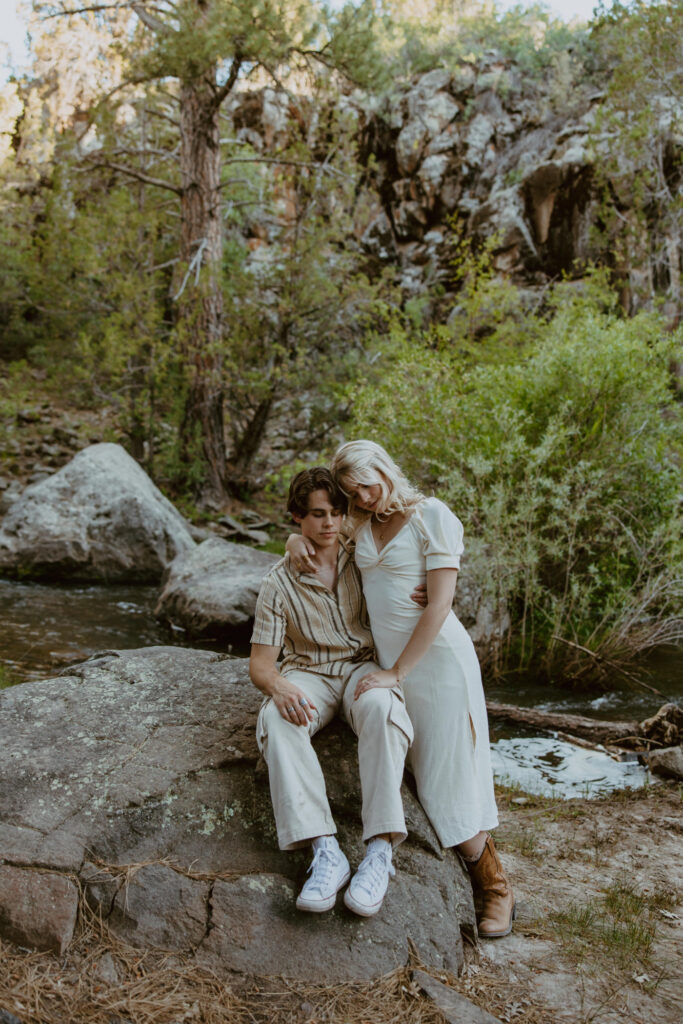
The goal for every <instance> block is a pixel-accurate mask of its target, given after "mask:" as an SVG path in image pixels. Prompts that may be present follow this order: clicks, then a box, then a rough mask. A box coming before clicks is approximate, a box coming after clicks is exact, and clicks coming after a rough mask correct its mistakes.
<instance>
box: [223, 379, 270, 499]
mask: <svg viewBox="0 0 683 1024" xmlns="http://www.w3.org/2000/svg"><path fill="white" fill-rule="evenodd" d="M274 400H275V392H274V391H271V392H270V394H269V395H267V397H266V398H264V399H263V401H262V402H260V403H259V404H258V405H257V407H256V409H254V411H253V413H252V415H251V417H250V419H249V422H248V424H247V426H246V427H245V428H244V430H243V431H242V434H241V435H240V437H239V438H238V439H237V441H236V443H235V446H234V448H233V451H232V453H231V457H230V462H229V465H228V472H227V480H228V487H229V489H230V492H231V493H232V494H233V495H234V496H235V497H237V498H244V497H246V495H247V494H249V492H250V491H252V490H253V489H254V486H253V481H252V479H251V478H250V475H249V467H250V466H251V463H252V462H253V460H254V457H255V456H256V453H257V452H258V450H259V448H260V447H261V443H262V441H263V437H264V435H265V432H266V427H267V426H268V420H269V419H270V413H271V409H272V407H273V402H274Z"/></svg>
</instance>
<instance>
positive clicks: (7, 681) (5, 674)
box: [0, 664, 21, 690]
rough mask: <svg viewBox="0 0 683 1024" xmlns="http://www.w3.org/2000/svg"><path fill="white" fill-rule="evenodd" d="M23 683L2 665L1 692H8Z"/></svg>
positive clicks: (0, 674) (0, 671) (0, 676)
mask: <svg viewBox="0 0 683 1024" xmlns="http://www.w3.org/2000/svg"><path fill="white" fill-rule="evenodd" d="M20 682H21V679H19V678H18V676H16V675H15V674H14V672H12V670H11V669H10V668H8V667H7V665H3V664H0V690H7V689H9V687H10V686H16V685H17V684H18V683H20Z"/></svg>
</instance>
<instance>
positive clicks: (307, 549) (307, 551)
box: [285, 533, 318, 573]
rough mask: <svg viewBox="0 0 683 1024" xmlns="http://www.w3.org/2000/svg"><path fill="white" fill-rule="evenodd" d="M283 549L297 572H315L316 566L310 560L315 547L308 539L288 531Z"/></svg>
mask: <svg viewBox="0 0 683 1024" xmlns="http://www.w3.org/2000/svg"><path fill="white" fill-rule="evenodd" d="M285 551H287V553H288V554H289V557H290V558H291V560H292V565H293V567H294V568H295V569H296V571H297V572H311V573H317V571H318V568H317V566H316V564H315V562H313V560H312V558H313V555H314V554H315V548H314V547H313V544H312V543H311V542H310V540H306V538H305V537H302V536H301V534H299V533H290V535H289V537H288V538H287V543H286V544H285Z"/></svg>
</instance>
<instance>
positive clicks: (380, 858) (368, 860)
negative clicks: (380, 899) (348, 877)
mask: <svg viewBox="0 0 683 1024" xmlns="http://www.w3.org/2000/svg"><path fill="white" fill-rule="evenodd" d="M387 873H388V874H389V877H390V878H393V877H394V875H395V874H396V868H395V867H394V865H393V864H392V863H391V858H390V857H389V856H388V855H387V854H386V853H385V852H384V850H371V851H370V853H366V855H365V857H364V858H363V860H362V861H361V862H360V864H359V865H358V871H357V872H356V875H355V877H354V879H353V884H354V887H355V886H358V887H359V888H360V889H362V890H363V891H364V892H366V893H367V894H368V896H374V895H375V893H376V892H377V890H378V889H381V888H383V886H384V884H385V880H386V879H385V876H386V874H387Z"/></svg>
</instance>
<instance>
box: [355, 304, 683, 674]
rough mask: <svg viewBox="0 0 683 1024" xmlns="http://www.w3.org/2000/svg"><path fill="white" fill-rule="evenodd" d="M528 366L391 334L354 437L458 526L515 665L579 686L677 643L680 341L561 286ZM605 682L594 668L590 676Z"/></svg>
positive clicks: (363, 392) (360, 402)
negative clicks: (483, 567)
mask: <svg viewBox="0 0 683 1024" xmlns="http://www.w3.org/2000/svg"><path fill="white" fill-rule="evenodd" d="M554 302H555V312H554V315H553V316H552V318H551V319H550V321H549V322H548V323H547V324H546V325H545V326H544V327H542V328H540V327H539V328H538V330H539V339H538V341H537V342H536V344H535V345H534V347H533V349H532V351H531V353H530V354H529V355H527V356H526V358H522V359H517V360H512V361H510V360H508V361H503V362H499V363H498V364H496V365H489V364H483V365H481V364H480V365H475V366H473V367H471V368H466V367H464V366H463V363H462V360H461V359H460V358H459V357H458V355H457V353H454V352H453V351H452V350H450V349H449V348H447V347H444V346H441V347H439V348H434V347H433V346H432V345H431V344H430V339H429V337H422V338H414V337H408V336H407V335H406V333H405V331H402V330H401V329H400V328H399V327H395V328H394V330H393V332H392V337H391V340H390V344H388V345H387V346H386V347H385V349H384V350H383V357H382V360H381V362H380V363H379V364H378V373H377V376H376V378H375V379H373V380H372V381H368V382H367V383H366V385H365V387H363V388H361V389H360V390H359V392H358V394H357V398H356V404H355V408H354V413H353V419H352V424H351V428H350V430H349V431H347V434H348V435H349V436H350V435H351V433H353V435H355V436H364V435H365V436H369V437H372V438H374V439H375V440H378V441H380V442H381V443H383V444H385V445H386V446H387V447H388V449H389V451H390V452H393V454H394V455H395V456H396V457H397V458H398V460H399V462H400V464H401V465H402V466H403V467H404V468H405V470H406V471H407V472H408V473H409V475H410V476H412V477H413V479H415V481H416V482H417V483H419V484H420V485H421V486H422V487H423V488H424V489H426V490H427V491H429V490H431V489H435V490H436V492H437V493H438V494H439V496H441V497H442V498H443V499H444V500H445V501H446V502H448V503H449V504H450V505H451V506H452V507H453V508H454V510H455V511H456V513H457V514H458V515H459V516H460V518H462V519H463V521H464V523H465V527H466V536H467V537H468V542H469V546H470V548H471V549H472V550H474V551H475V552H476V551H479V552H480V553H481V552H486V557H487V570H488V571H487V575H486V579H485V580H484V584H485V586H487V587H488V590H489V594H490V596H491V598H492V599H493V600H494V601H504V602H506V603H507V605H508V607H509V608H510V611H511V613H512V617H513V628H512V630H511V632H510V648H509V651H508V665H509V666H520V667H524V666H528V665H530V664H531V663H534V664H535V665H536V667H538V668H541V669H543V670H544V671H545V672H546V673H547V674H549V675H551V674H558V673H561V672H563V673H564V674H565V676H568V677H572V678H578V677H581V676H583V675H584V674H587V673H588V672H589V671H591V672H593V674H595V670H596V668H599V666H601V665H605V664H606V662H602V661H597V662H596V661H595V660H593V659H589V660H588V661H587V660H586V658H585V657H584V656H583V655H581V652H580V649H579V648H577V647H576V646H573V645H576V644H578V645H580V646H581V647H588V648H590V649H591V650H593V651H594V652H596V654H598V655H600V656H601V657H602V658H608V659H610V660H612V659H615V658H618V657H620V656H622V655H624V654H626V653H629V654H632V653H633V652H634V650H638V649H642V648H645V647H647V646H648V645H649V644H652V643H656V642H658V641H661V640H662V639H663V637H664V636H665V635H666V636H669V638H670V639H675V638H676V637H680V635H681V632H682V629H681V625H682V624H681V619H680V615H681V594H682V588H681V578H682V577H683V572H682V570H683V546H682V542H681V535H682V531H681V525H682V524H681V511H680V469H679V463H678V461H677V460H678V459H680V456H681V451H682V441H683V434H682V430H681V416H680V409H679V408H678V407H677V406H676V404H675V401H674V398H673V396H672V392H671V390H670V386H669V385H670V380H669V374H668V364H669V359H670V357H671V355H672V352H673V351H674V347H675V339H674V340H672V339H671V338H666V337H664V336H663V332H662V325H661V324H660V322H659V321H658V319H657V318H656V317H655V316H654V315H644V314H643V315H640V316H638V317H637V318H635V319H634V320H632V321H625V320H621V319H619V318H618V317H616V316H615V315H614V314H610V313H605V312H604V311H603V310H602V309H601V308H600V306H599V305H597V304H596V303H595V301H594V300H593V299H592V298H591V297H590V296H589V297H581V296H577V295H576V294H572V293H570V292H568V291H567V290H565V289H564V288H559V289H558V290H557V292H556V294H555V296H554ZM597 674H599V672H598V673H597Z"/></svg>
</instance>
